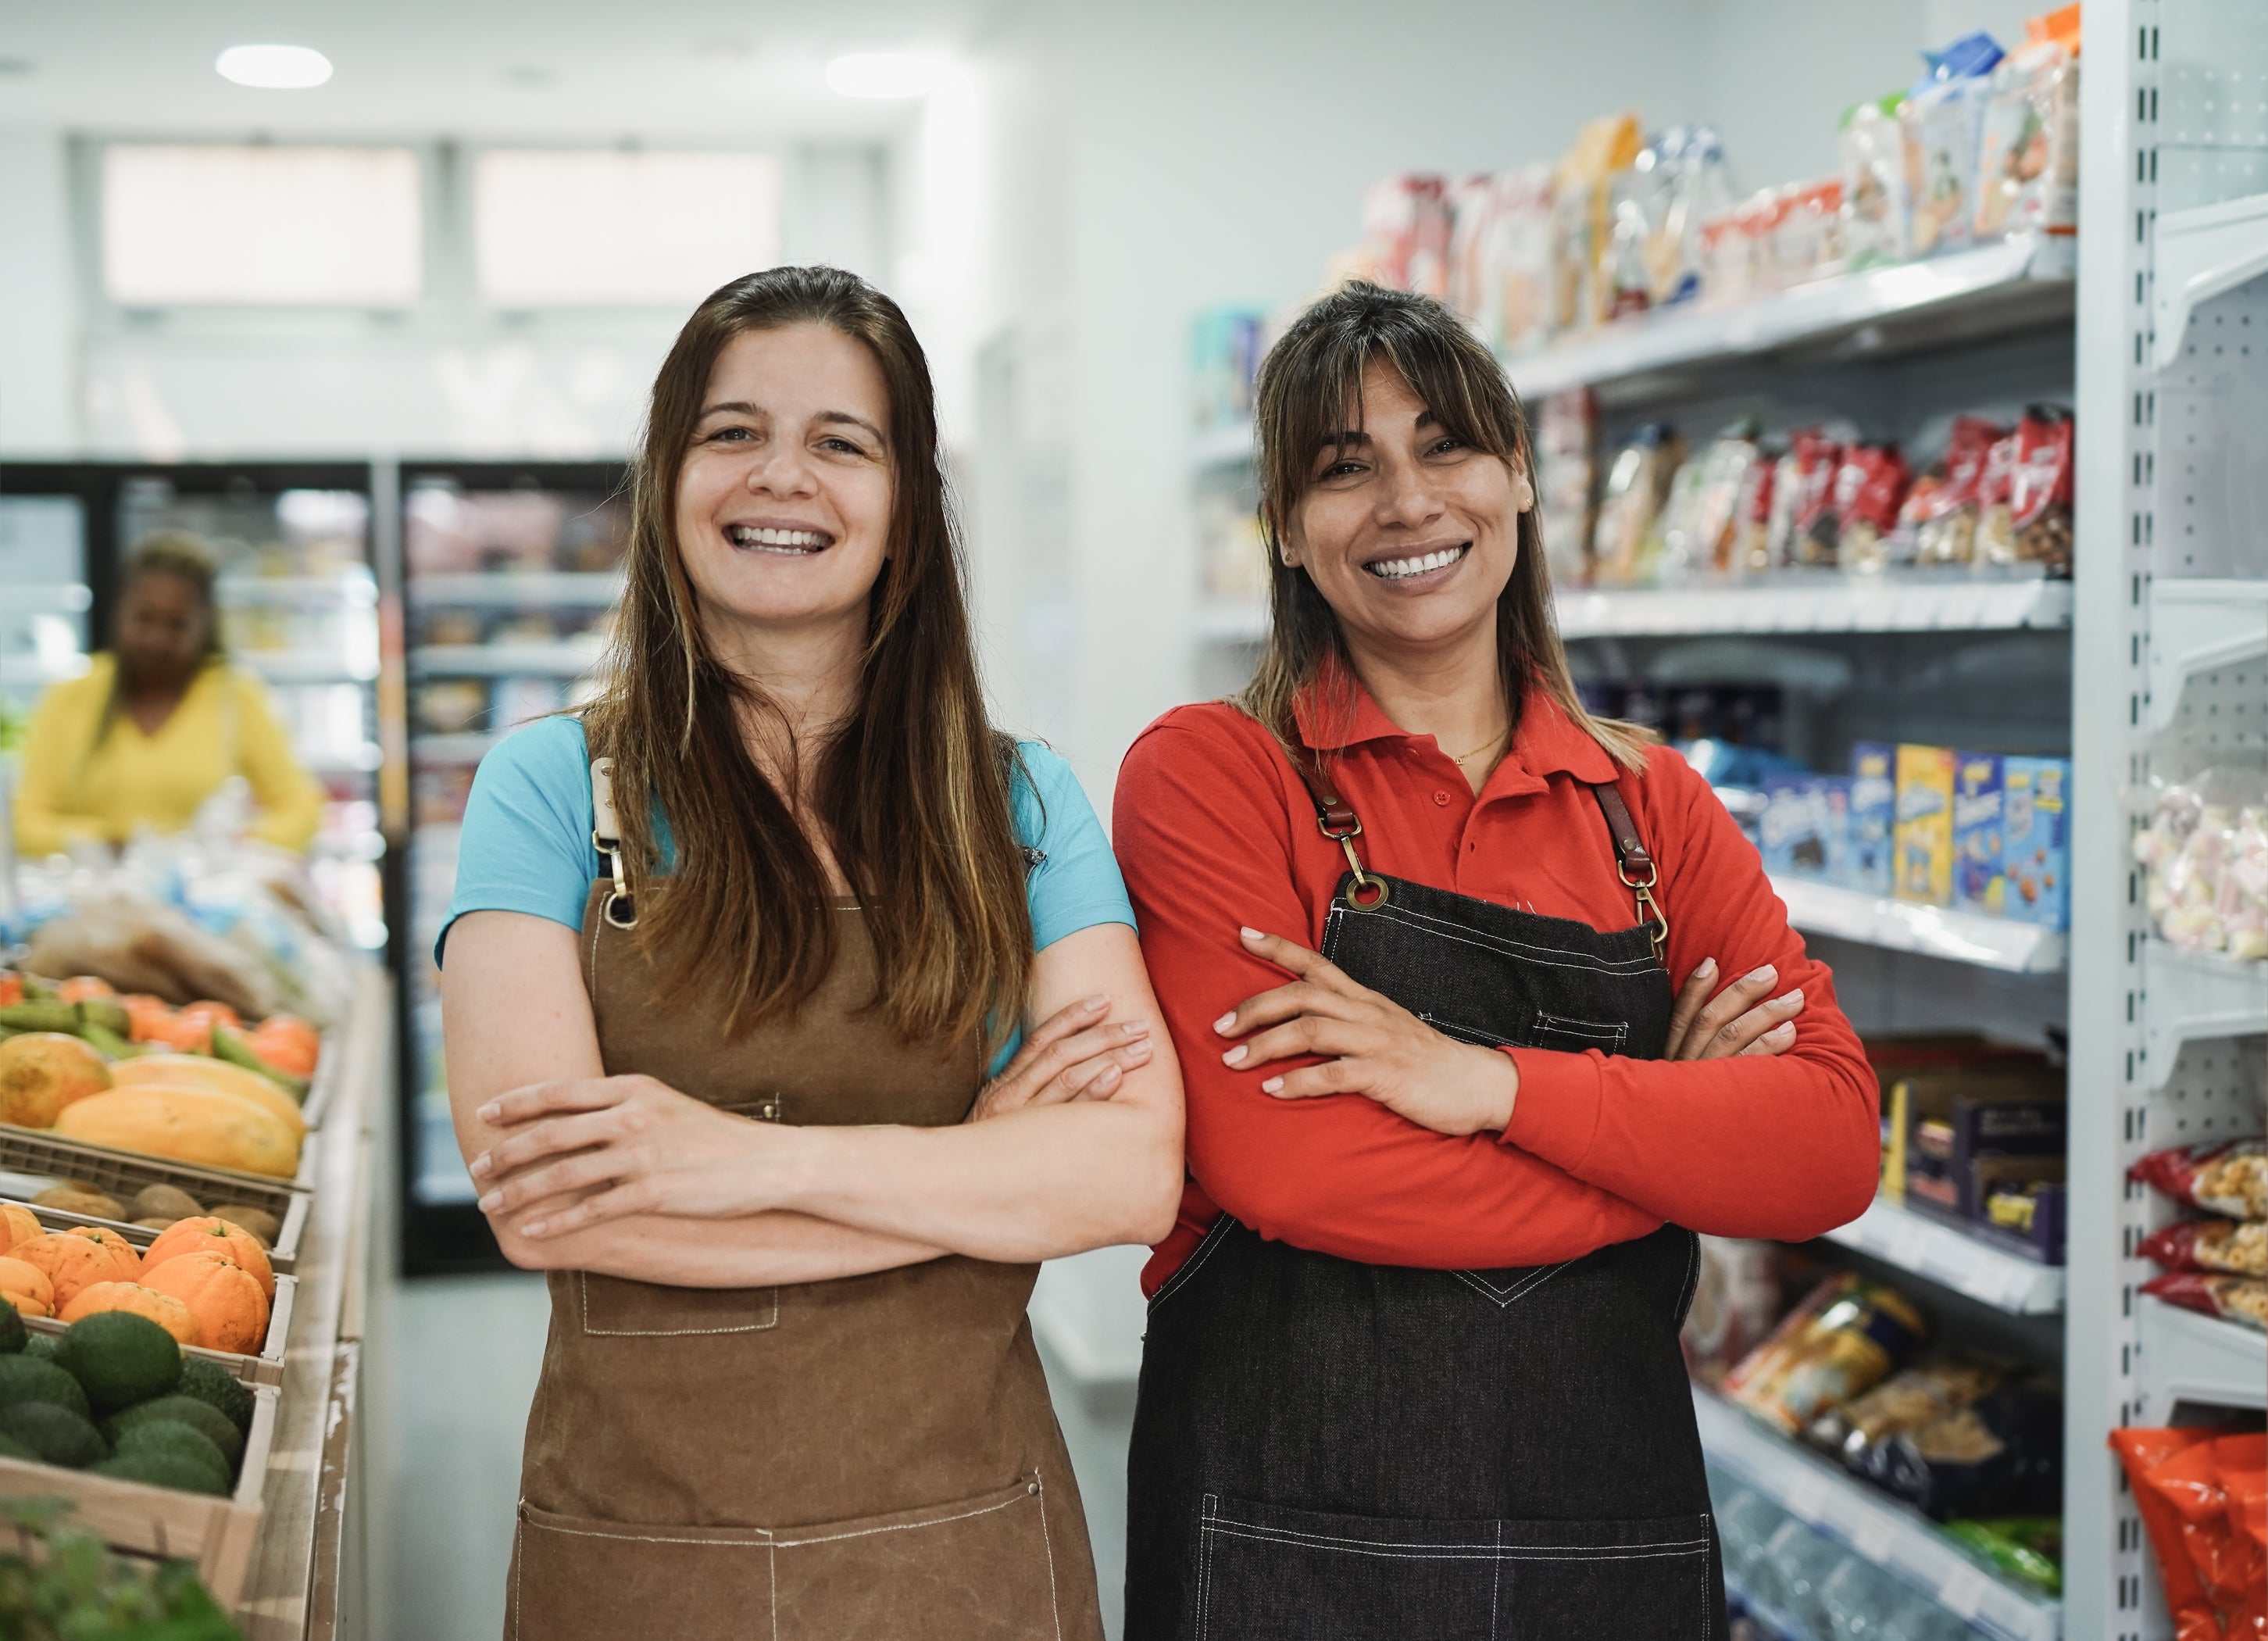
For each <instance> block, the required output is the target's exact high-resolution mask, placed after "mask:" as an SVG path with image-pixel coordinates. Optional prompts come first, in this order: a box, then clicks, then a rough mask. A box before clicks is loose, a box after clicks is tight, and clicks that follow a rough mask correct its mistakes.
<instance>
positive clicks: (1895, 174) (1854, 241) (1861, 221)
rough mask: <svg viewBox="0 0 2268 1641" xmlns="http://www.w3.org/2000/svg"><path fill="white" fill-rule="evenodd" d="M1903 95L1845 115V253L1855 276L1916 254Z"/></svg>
mask: <svg viewBox="0 0 2268 1641" xmlns="http://www.w3.org/2000/svg"><path fill="white" fill-rule="evenodd" d="M1904 100H1905V93H1904V92H1892V93H1891V94H1890V95H1889V96H1887V97H1882V98H1878V99H1876V100H1874V101H1872V102H1862V103H1857V104H1854V105H1852V107H1851V108H1850V109H1849V110H1848V111H1846V112H1845V115H1843V129H1842V134H1841V136H1840V137H1839V139H1838V141H1837V147H1838V150H1839V152H1840V156H1841V159H1842V166H1843V174H1842V182H1843V253H1844V257H1845V262H1847V264H1848V266H1849V267H1850V268H1851V270H1852V271H1853V272H1859V271H1863V270H1866V269H1868V268H1875V267H1880V266H1881V265H1883V264H1885V263H1890V262H1904V261H1905V260H1906V258H1907V257H1908V256H1909V255H1911V254H1912V241H1911V232H1910V228H1909V212H1910V211H1911V206H1910V204H1909V203H1908V196H1907V193H1906V162H1905V138H1904V133H1903V132H1902V131H1901V130H1900V129H1899V126H1898V105H1899V104H1900V103H1902V102H1904Z"/></svg>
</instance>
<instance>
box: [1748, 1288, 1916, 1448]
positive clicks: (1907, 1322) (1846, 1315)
mask: <svg viewBox="0 0 2268 1641" xmlns="http://www.w3.org/2000/svg"><path fill="white" fill-rule="evenodd" d="M1927 1331H1928V1329H1927V1325H1926V1323H1925V1322H1924V1321H1923V1320H1922V1318H1921V1313H1920V1312H1918V1311H1916V1310H1915V1309H1914V1308H1913V1306H1912V1305H1911V1303H1909V1302H1908V1301H1907V1299H1906V1297H1905V1296H1904V1295H1903V1294H1901V1293H1899V1292H1898V1291H1897V1290H1896V1289H1893V1288H1889V1287H1887V1286H1885V1285H1883V1284H1881V1283H1880V1282H1867V1281H1864V1280H1862V1279H1860V1278H1859V1277H1857V1276H1854V1275H1851V1274H1850V1273H1849V1272H1847V1271H1846V1272H1844V1273H1841V1274H1840V1275H1835V1276H1830V1277H1829V1278H1828V1279H1827V1280H1826V1281H1825V1282H1822V1283H1820V1284H1819V1286H1818V1287H1816V1288H1815V1289H1813V1290H1812V1291H1811V1293H1810V1294H1809V1296H1808V1297H1806V1298H1805V1299H1804V1301H1803V1302H1802V1303H1801V1304H1800V1305H1797V1306H1796V1308H1795V1309H1794V1310H1793V1311H1792V1312H1789V1314H1788V1315H1787V1316H1786V1319H1783V1320H1782V1321H1781V1323H1780V1325H1779V1326H1778V1327H1776V1328H1774V1329H1773V1330H1772V1333H1771V1337H1770V1338H1768V1339H1766V1340H1765V1341H1764V1343H1763V1344H1761V1345H1759V1346H1757V1347H1756V1349H1754V1350H1752V1351H1750V1352H1749V1355H1748V1356H1745V1357H1743V1358H1742V1361H1741V1362H1740V1364H1739V1365H1737V1366H1736V1367H1734V1370H1733V1371H1732V1372H1731V1373H1729V1374H1727V1376H1726V1379H1725V1393H1726V1394H1727V1395H1728V1396H1730V1397H1731V1398H1732V1399H1733V1400H1734V1401H1737V1402H1739V1403H1740V1404H1741V1405H1742V1407H1744V1408H1748V1409H1749V1411H1751V1412H1753V1413H1755V1414H1756V1415H1758V1416H1761V1417H1763V1418H1764V1419H1766V1420H1768V1421H1770V1422H1771V1423H1773V1424H1776V1425H1778V1427H1779V1428H1780V1429H1781V1430H1784V1431H1785V1432H1786V1433H1787V1434H1788V1435H1790V1436H1793V1435H1796V1434H1797V1433H1798V1432H1800V1431H1801V1430H1803V1429H1804V1428H1805V1427H1806V1426H1807V1425H1808V1424H1810V1423H1811V1422H1812V1421H1813V1420H1814V1419H1816V1418H1817V1417H1818V1416H1820V1414H1822V1413H1823V1412H1824V1411H1825V1410H1826V1409H1828V1408H1831V1407H1833V1406H1835V1405H1837V1403H1839V1402H1843V1401H1848V1400H1849V1399H1850V1398H1852V1396H1855V1395H1857V1394H1859V1393H1860V1392H1861V1391H1864V1390H1867V1389H1869V1388H1871V1387H1872V1386H1874V1385H1877V1384H1879V1383H1881V1380H1882V1379H1885V1378H1887V1377H1888V1376H1889V1373H1890V1371H1891V1370H1892V1369H1893V1368H1895V1367H1896V1365H1897V1363H1898V1360H1899V1358H1901V1357H1903V1356H1904V1355H1905V1354H1906V1353H1907V1352H1908V1351H1909V1350H1911V1349H1912V1348H1913V1347H1914V1346H1915V1345H1916V1344H1918V1342H1920V1341H1921V1339H1922V1337H1923V1335H1924V1334H1926V1332H1927Z"/></svg>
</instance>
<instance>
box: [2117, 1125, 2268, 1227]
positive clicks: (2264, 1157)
mask: <svg viewBox="0 0 2268 1641" xmlns="http://www.w3.org/2000/svg"><path fill="white" fill-rule="evenodd" d="M2126 1177H2127V1178H2128V1179H2139V1180H2140V1181H2141V1182H2142V1183H2143V1184H2145V1185H2147V1186H2154V1187H2155V1188H2156V1189H2158V1190H2160V1191H2162V1192H2164V1193H2165V1194H2167V1195H2168V1196H2169V1197H2172V1198H2173V1199H2174V1200H2175V1201H2177V1202H2187V1203H2189V1204H2191V1206H2192V1207H2195V1208H2201V1209H2205V1210H2206V1211H2207V1212H2209V1213H2214V1214H2226V1215H2228V1216H2229V1217H2230V1218H2232V1219H2268V1142H2262V1141H2259V1140H2220V1141H2207V1142H2205V1143H2204V1144H2202V1145H2176V1146H2173V1147H2170V1148H2169V1149H2166V1150H2162V1151H2152V1152H2151V1153H2150V1154H2149V1155H2148V1156H2147V1157H2144V1158H2142V1160H2141V1161H2139V1162H2138V1163H2136V1164H2134V1165H2133V1166H2132V1168H2130V1169H2128V1170H2127V1171H2126Z"/></svg>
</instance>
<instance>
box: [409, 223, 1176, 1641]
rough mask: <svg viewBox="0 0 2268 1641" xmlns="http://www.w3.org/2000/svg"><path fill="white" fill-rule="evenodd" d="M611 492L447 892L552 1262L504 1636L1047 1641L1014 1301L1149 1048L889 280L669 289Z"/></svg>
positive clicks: (1097, 1209)
mask: <svg viewBox="0 0 2268 1641" xmlns="http://www.w3.org/2000/svg"><path fill="white" fill-rule="evenodd" d="M633 514H634V525H633V534H632V541H631V547H630V570H629V582H628V588H627V590H626V592H625V595H624V598H623V602H622V610H621V614H620V618H619V626H618V639H617V643H616V648H615V656H614V662H613V666H612V669H611V671H610V673H609V674H608V682H607V685H606V689H605V691H604V693H603V694H601V695H600V698H599V699H598V700H596V701H595V702H594V703H593V705H592V706H590V707H589V708H588V709H587V710H586V711H585V713H583V714H582V715H581V717H580V719H579V721H578V720H577V719H575V718H569V717H563V718H556V719H552V720H549V721H544V722H542V723H541V724H538V725H536V726H534V727H533V728H529V729H526V730H523V731H521V732H520V733H519V734H518V735H514V736H512V738H510V739H509V740H507V741H505V742H504V743H502V744H501V745H499V746H498V747H497V749H496V750H494V751H492V752H491V753H490V755H489V757H488V758H487V760H486V761H485V762H484V763H483V764H482V767H481V771H480V774H479V777H478V780H477V781H476V783H475V788H474V792H473V796H472V800H471V802H470V804H469V806H468V809H467V812H466V818H465V830H464V838H463V842H462V844H461V846H460V860H459V868H458V879H457V889H456V896H455V899H454V901H453V905H452V907H451V923H450V925H449V927H448V928H446V930H445V938H446V942H447V944H446V966H445V968H444V969H443V981H442V998H443V1006H444V1009H445V1013H446V1027H447V1032H446V1037H447V1058H448V1071H449V1085H450V1094H451V1100H452V1104H453V1108H454V1111H455V1114H456V1120H457V1125H458V1131H459V1135H460V1140H461V1142H462V1143H463V1146H464V1149H465V1154H466V1156H467V1157H468V1159H469V1161H470V1165H471V1168H472V1172H473V1174H474V1177H475V1181H476V1182H477V1184H478V1186H479V1187H480V1189H481V1191H482V1199H481V1206H482V1209H483V1210H484V1211H485V1212H486V1214H487V1215H488V1216H489V1220H490V1223H491V1224H492V1225H493V1226H494V1227H495V1230H496V1232H497V1240H498V1242H499V1243H500V1244H501V1245H502V1246H503V1248H504V1252H505V1253H506V1254H507V1255H508V1256H509V1257H510V1258H511V1259H512V1260H513V1261H514V1262H515V1263H517V1264H519V1265H522V1266H526V1267H528V1268H537V1269H541V1270H544V1271H546V1272H547V1273H548V1274H549V1283H550V1289H551V1298H552V1322H551V1333H550V1338H549V1344H548V1347H547V1349H546V1352H545V1356H544V1367H543V1373H542V1378H541V1382H540V1384H539V1386H538V1388H537V1392H536V1398H535V1405H534V1409H533V1411H532V1413H531V1414H530V1416H529V1420H528V1433H527V1459H526V1464H525V1467H524V1469H523V1473H522V1479H521V1499H520V1504H519V1533H518V1536H517V1539H516V1541H515V1547H514V1552H513V1557H512V1575H511V1577H512V1583H511V1588H510V1595H509V1616H508V1619H507V1628H508V1633H509V1634H511V1635H512V1636H514V1637H527V1641H562V1638H572V1637H594V1638H595V1637H624V1636H668V1637H672V1638H673V1641H707V1638H710V1637H714V1638H715V1641H725V1637H733V1638H734V1641H738V1637H745V1636H748V1635H755V1634H762V1635H766V1636H777V1637H783V1638H784V1637H850V1636H884V1635H914V1634H919V1635H924V1636H934V1637H948V1638H952V1641H959V1638H961V1637H1031V1636H1066V1637H1082V1638H1085V1641H1093V1638H1094V1637H1099V1636H1100V1635H1101V1623H1100V1619H1099V1617H1098V1615H1097V1608H1096V1600H1095V1588H1094V1566H1093V1563H1092V1561H1091V1559H1090V1556H1089V1553H1088V1548H1087V1541H1086V1525H1085V1521H1084V1519H1083V1517H1082V1514H1081V1511H1080V1506H1079V1496H1078V1491H1077V1489H1076V1487H1075V1485H1074V1484H1073V1482H1072V1480H1071V1468H1070V1466H1069V1464H1068V1462H1067V1461H1066V1459H1065V1456H1064V1447H1063V1440H1062V1437H1061V1434H1060V1432H1059V1431H1058V1430H1057V1426H1056V1423H1055V1418H1054V1416H1053V1413H1052V1411H1051V1409H1050V1408H1049V1401H1048V1396H1047V1386H1046V1384H1045V1382H1044V1380H1043V1379H1042V1374H1041V1370H1040V1365H1039V1361H1038V1358H1037V1356H1036V1354H1035V1351H1034V1348H1033V1343H1032V1337H1031V1331H1030V1328H1029V1326H1028V1325H1027V1322H1026V1320H1025V1316H1024V1307H1025V1302H1026V1300H1027V1298H1028V1297H1029V1296H1030V1293H1031V1290H1032V1282H1033V1278H1034V1275H1035V1267H1036V1262H1037V1261H1038V1260H1042V1259H1045V1258H1049V1257H1051V1256H1053V1255H1056V1254H1062V1253H1073V1252H1076V1251H1078V1250H1081V1249H1085V1248H1092V1247H1096V1246H1102V1245H1105V1244H1109V1243H1118V1242H1135V1241H1147V1240H1153V1239H1154V1238H1157V1237H1159V1236H1160V1235H1162V1234H1164V1231H1165V1230H1166V1228H1167V1226H1168V1225H1170V1223H1171V1222H1172V1216H1173V1202H1174V1196H1175V1191H1176V1190H1177V1188H1178V1185H1179V1179H1180V1173H1181V1167H1180V1160H1181V1090H1180V1083H1179V1080H1178V1076H1177V1073H1176V1071H1175V1065H1174V1061H1173V1057H1172V1054H1171V1053H1170V1052H1169V1051H1167V1050H1166V1049H1165V1048H1164V1047H1163V1046H1162V1045H1157V1046H1153V1044H1152V1039H1151V1038H1150V1036H1149V1033H1148V1022H1149V1021H1150V1020H1151V1019H1152V1018H1153V1017H1154V1009H1155V1007H1156V1005H1155V1002H1154V1001H1153V999H1152V996H1151V993H1150V987H1149V982H1148V980H1147V979H1146V978H1145V975H1144V972H1143V968H1142V962H1141V956H1140V952H1139V950H1138V947H1137V945H1136V942H1135V938H1134V933H1133V930H1132V928H1130V922H1131V917H1130V913H1129V912H1128V910H1127V906H1126V902H1125V897H1124V893H1123V889H1122V887H1121V885H1120V883H1119V880H1118V877H1117V873H1116V868H1115V866H1114V865H1113V864H1112V862H1111V859H1110V854H1109V849H1108V845H1107V844H1106V843H1105V842H1104V840H1103V839H1102V835H1101V827H1100V826H1099V824H1097V823H1096V821H1095V818H1094V814H1093V811H1092V810H1091V809H1089V808H1088V807H1087V805H1086V800H1085V798H1084V797H1083V796H1082V795H1080V792H1079V787H1078V785H1077V784H1076V782H1075V781H1074V780H1072V779H1071V776H1070V772H1069V771H1068V769H1067V768H1066V767H1065V766H1064V764H1063V762H1062V760H1061V759H1059V758H1056V757H1054V755H1053V754H1051V753H1049V752H1048V751H1047V750H1045V749H1044V748H1042V747H1040V746H1037V745H1036V744H1034V743H1021V744H1019V743H1015V742H1013V741H1012V740H1010V739H1008V738H1007V737H1005V736H1003V735H999V734H998V733H996V732H995V731H994V730H993V729H992V728H991V727H990V724H989V723H988V722H987V721H986V716H985V712H984V707H983V698H982V696H981V693H980V691H979V687H978V683H977V677H976V664H975V660H974V655H973V647H972V644H971V640H970V635H969V630H968V616H967V612H966V609H965V605H964V602H963V596H962V588H961V558H960V551H959V547H958V543H957V542H956V539H955V536H954V528H953V524H952V520H951V517H950V514H949V513H948V509H947V505H946V492H945V484H944V479H943V475H942V471H941V469H940V464H939V451H938V446H937V426H936V415H935V410H934V406H933V403H932V393H931V388H930V381H929V373H928V367H927V366H926V364H925V362H924V359H923V356H922V352H921V349H920V346H919V344H917V342H916V341H915V339H914V336H913V333H912V331H911V330H910V329H909V328H908V326H907V324H906V322H905V319H904V316H903V315H902V314H901V313H900V312H899V310H898V308H897V307H896V306H895V304H894V303H892V302H891V301H890V300H889V299H887V297H885V296H883V295H881V294H880V292H876V291H875V290H873V288H872V287H870V286H868V285H865V283H864V282H862V281H860V280H858V278H856V277H853V276H851V275H849V274H845V273H840V272H837V271H836V270H831V269H819V268H785V269H777V270H772V271H770V272H768V273H762V274H756V275H752V276H750V277H747V278H745V279H741V280H739V281H736V282H735V283H733V284H732V285H726V286H725V288H724V289H722V290H720V291H718V292H716V293H715V294H714V295H712V296H711V297H710V298H709V299H707V300H706V301H704V302H703V304H702V305H701V307H699V308H698V309H697V310H696V312H695V314H694V315H693V317H692V318H691V319H690V320H689V322H687V324H686V326H685V328H684V329H683V330H682V331H681V333H680V335H679V336H678V339H677V342H676V344H675V346H674V347H673V348H672V350H671V351H670V353H669V356H668V358H667V359H666V360H665V361H664V363H663V365H662V367H661V372H660V375H659V379H658V380H657V381H656V382H655V385H654V391H653V398H652V409H651V412H650V415H649V418H648V421H647V425H646V431H645V438H644V449H643V452H642V455H641V457H640V460H639V462H638V465H637V477H636V482H635V496H634V505H633ZM1025 1028H1028V1031H1027V1032H1026V1033H1025V1034H1024V1035H1023V1040H1022V1044H1021V1046H1020V1047H1016V1046H1015V1043H1014V1039H1016V1038H1017V1036H1018V1035H1019V1033H1020V1031H1025ZM1012 1050H1013V1052H1012ZM988 1073H989V1075H988Z"/></svg>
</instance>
